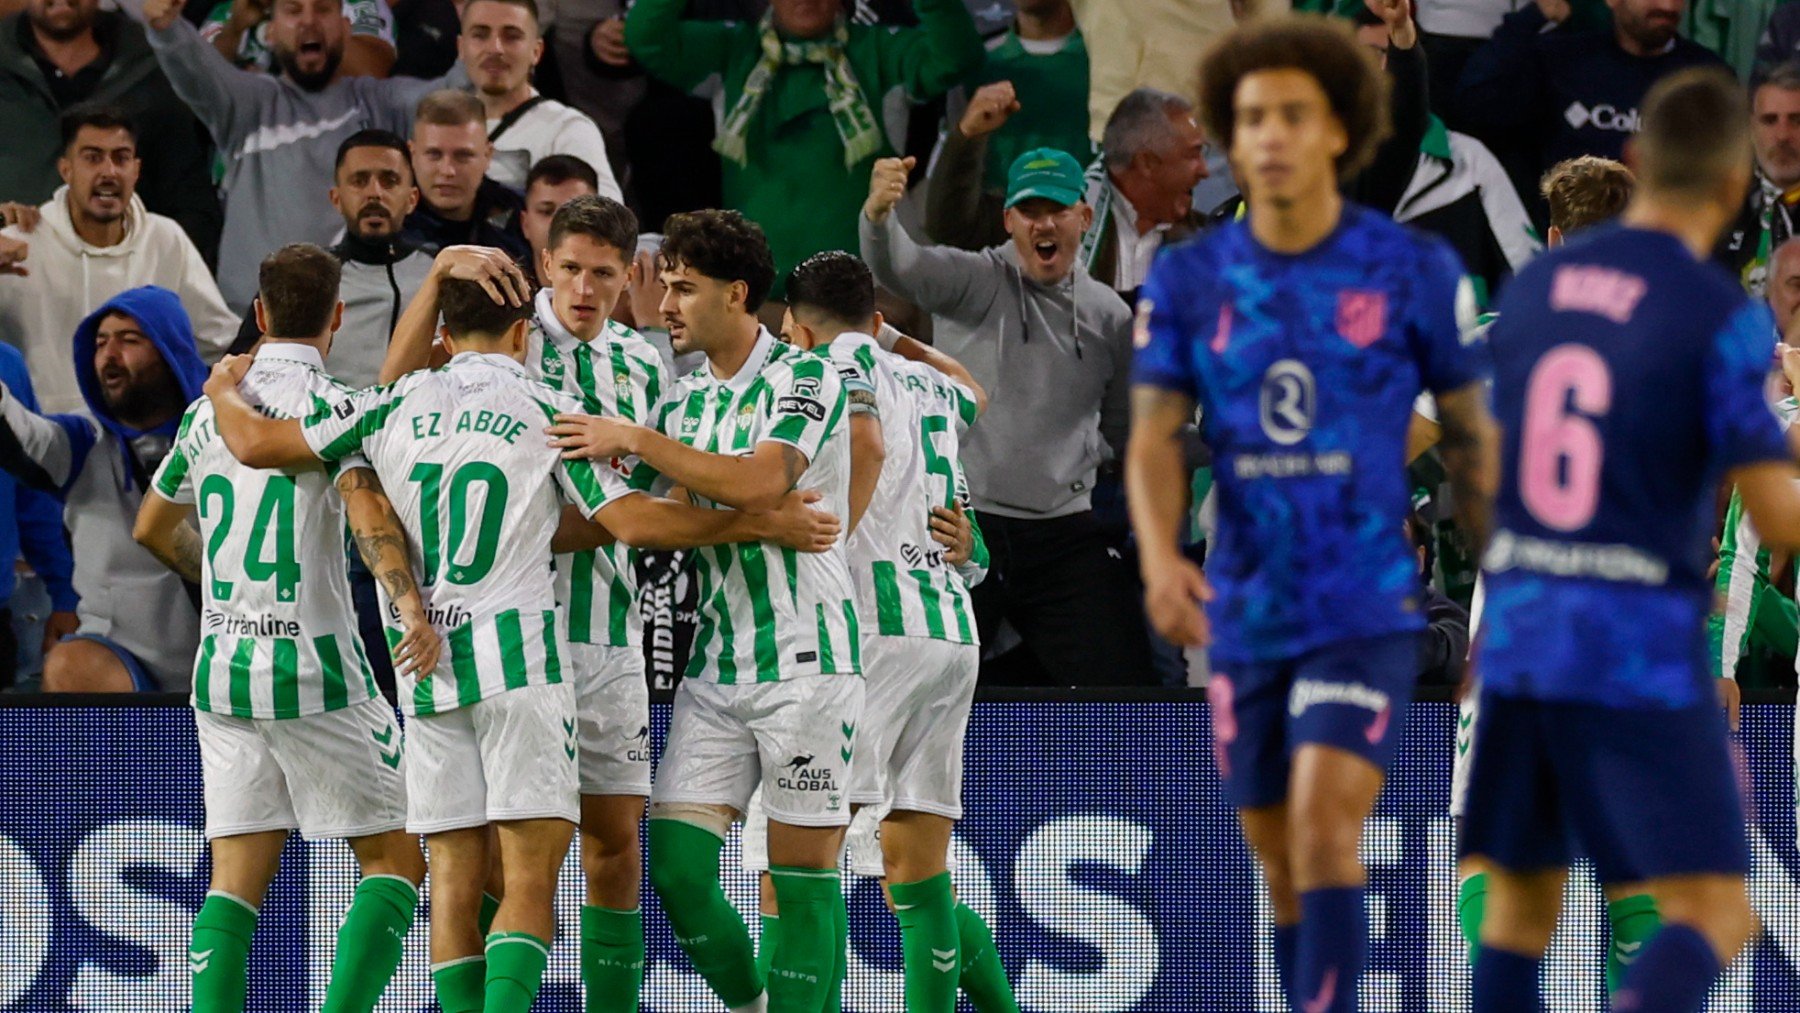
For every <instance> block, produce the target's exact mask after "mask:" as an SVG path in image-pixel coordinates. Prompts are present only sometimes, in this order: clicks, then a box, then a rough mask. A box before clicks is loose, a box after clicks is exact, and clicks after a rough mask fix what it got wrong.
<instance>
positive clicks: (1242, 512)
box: [1135, 205, 1485, 663]
mask: <svg viewBox="0 0 1800 1013" xmlns="http://www.w3.org/2000/svg"><path fill="white" fill-rule="evenodd" d="M1461 278H1462V270H1461V268H1460V266H1459V265H1458V264H1457V261H1456V256H1455V254H1453V253H1451V252H1450V249H1449V247H1448V246H1447V245H1445V244H1444V243H1443V242H1441V241H1440V240H1437V239H1432V238H1429V237H1426V236H1424V235H1422V234H1419V233H1416V232H1413V231H1411V230H1410V229H1407V228H1405V227H1404V226H1400V225H1396V224H1394V223H1393V222H1392V221H1390V220H1388V219H1387V218H1384V217H1382V216H1381V215H1378V214H1376V213H1374V212H1372V211H1368V210H1366V209H1364V208H1359V207H1355V206H1353V205H1345V207H1344V212H1343V217H1342V219H1341V220H1340V221H1339V223H1338V227H1337V229H1336V230H1335V231H1333V232H1332V234H1331V235H1330V236H1328V237H1327V238H1326V239H1325V240H1324V241H1323V242H1321V243H1319V244H1318V245H1317V246H1316V247H1314V248H1313V249H1311V250H1309V251H1307V252H1306V253H1303V254H1300V255H1298V256H1285V255H1282V254H1277V253H1271V252H1269V251H1268V250H1266V249H1264V248H1263V247H1262V246H1261V245H1260V244H1258V243H1257V242H1256V240H1255V239H1254V238H1253V237H1252V236H1251V234H1250V229H1249V226H1248V225H1247V223H1245V222H1241V221H1240V222H1233V223H1231V224H1229V225H1226V226H1223V227H1221V228H1219V229H1216V230H1214V231H1212V232H1209V233H1207V234H1205V235H1203V236H1201V237H1199V238H1198V239H1196V240H1194V241H1193V242H1191V243H1187V244H1184V245H1182V246H1178V247H1174V248H1172V249H1170V250H1168V251H1167V252H1166V253H1164V254H1163V255H1162V256H1161V257H1160V258H1159V259H1158V260H1157V261H1156V265H1155V266H1154V267H1153V268H1152V269H1151V272H1150V278H1149V280H1148V281H1147V282H1146V283H1145V285H1144V289H1143V294H1144V297H1143V301H1142V302H1141V303H1140V304H1139V307H1138V333H1137V343H1138V351H1137V358H1136V364H1135V369H1136V382H1137V383H1139V384H1143V385H1148V386H1153V387H1163V388H1166V389H1169V390H1172V391H1176V392H1178V393H1181V394H1185V395H1187V396H1189V397H1191V398H1193V399H1194V400H1195V401H1196V402H1198V403H1199V405H1200V407H1201V412H1202V418H1201V424H1202V428H1203V435H1204V437H1205V440H1206V443H1207V445H1208V446H1209V447H1210V448H1211V449H1212V452H1213V455H1214V464H1213V473H1214V476H1215V481H1216V482H1217V484H1218V490H1219V524H1218V533H1217V536H1216V538H1215V540H1214V544H1213V545H1212V546H1211V549H1210V551H1209V553H1208V556H1207V562H1206V570H1207V575H1208V577H1209V578H1210V579H1211V581H1212V583H1213V586H1214V588H1215V589H1216V591H1217V592H1218V599H1217V600H1216V601H1215V602H1214V603H1213V604H1212V607H1211V609H1210V610H1209V611H1210V615H1211V618H1212V624H1213V633H1214V637H1215V641H1214V644H1213V648H1212V654H1213V657H1214V658H1216V659H1219V660H1221V661H1225V662H1233V663H1241V662H1254V661H1276V660H1281V659H1284V658H1293V657H1297V656H1299V655H1301V654H1305V653H1306V652H1308V651H1310V650H1313V649H1314V648H1317V647H1320V646H1322V645H1324V644H1329V643H1333V642H1336V641H1341V640H1349V639H1354V638H1359V637H1370V636H1377V635H1380V634H1384V633H1398V632H1405V631H1408V630H1417V629H1421V628H1423V626H1424V621H1423V619H1422V618H1421V616H1420V612H1419V604H1420V602H1419V599H1420V596H1421V590H1422V588H1421V585H1420V581H1419V575H1418V574H1419V565H1418V560H1417V558H1416V557H1415V556H1414V554H1413V551H1412V549H1411V547H1410V546H1409V545H1408V544H1407V540H1406V533H1405V521H1406V517H1407V515H1408V512H1409V511H1410V509H1411V501H1410V499H1409V496H1408V488H1407V484H1406V472H1405V466H1406V462H1405V460H1404V457H1405V444H1406V430H1407V425H1408V421H1409V419H1410V417H1411V414H1412V403H1413V399H1414V398H1415V397H1416V396H1417V395H1418V393H1419V390H1420V388H1421V387H1425V388H1429V389H1431V390H1433V391H1439V392H1442V391H1448V390H1454V389H1456V388H1459V387H1463V386H1466V385H1468V384H1470V383H1473V382H1476V381H1478V380H1480V379H1482V378H1483V375H1484V371H1485V356H1484V355H1483V354H1482V353H1481V352H1480V350H1479V349H1478V348H1474V347H1470V346H1468V345H1465V344H1464V343H1463V340H1462V335H1461V328H1460V327H1459V323H1458V316H1459V308H1458V303H1459V302H1462V303H1463V307H1462V310H1463V312H1464V313H1465V314H1466V315H1467V316H1469V317H1470V318H1471V320H1470V321H1469V322H1470V323H1473V320H1472V317H1473V309H1474V307H1473V298H1472V297H1471V296H1469V295H1468V294H1467V291H1466V288H1465V287H1464V286H1463V284H1462V281H1461Z"/></svg>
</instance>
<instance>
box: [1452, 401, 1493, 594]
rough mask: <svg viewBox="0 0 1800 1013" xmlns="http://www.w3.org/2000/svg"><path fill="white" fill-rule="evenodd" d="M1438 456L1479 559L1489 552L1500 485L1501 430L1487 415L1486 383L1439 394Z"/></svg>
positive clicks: (1460, 524)
mask: <svg viewBox="0 0 1800 1013" xmlns="http://www.w3.org/2000/svg"><path fill="white" fill-rule="evenodd" d="M1437 405H1438V424H1439V425H1440V426H1442V427H1443V435H1442V436H1441V437H1439V439H1438V454H1439V455H1440V456H1441V457H1443V459H1444V471H1445V472H1446V477H1447V478H1448V479H1449V480H1450V498H1451V500H1452V501H1453V502H1454V503H1455V505H1456V522H1457V525H1458V527H1460V528H1461V529H1462V531H1463V533H1464V534H1465V535H1466V536H1467V537H1468V539H1469V545H1470V547H1471V548H1473V549H1474V551H1475V558H1476V559H1480V558H1481V553H1482V552H1484V551H1485V550H1486V549H1487V540H1488V534H1489V533H1490V532H1491V530H1492V528H1493V523H1494V493H1495V492H1496V491H1497V490H1498V489H1499V487H1500V427H1499V425H1498V424H1497V423H1495V422H1494V417H1493V415H1491V414H1489V413H1488V407H1487V385H1486V384H1484V383H1480V382H1477V383H1471V384H1467V385H1465V386H1462V387H1458V388H1457V389H1456V390H1452V391H1445V392H1444V393H1442V394H1439V395H1437Z"/></svg>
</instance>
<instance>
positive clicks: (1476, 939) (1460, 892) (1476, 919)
mask: <svg viewBox="0 0 1800 1013" xmlns="http://www.w3.org/2000/svg"><path fill="white" fill-rule="evenodd" d="M1487 885H1488V878H1487V873H1485V872H1477V873H1476V874H1474V875H1473V876H1470V877H1469V878H1467V879H1465V880H1463V881H1462V883H1461V884H1459V885H1458V886H1457V888H1456V924H1457V925H1458V926H1459V927H1460V928H1461V929H1462V935H1463V941H1464V942H1466V943H1468V944H1469V966H1470V967H1474V966H1475V952H1476V950H1478V949H1479V948H1480V946H1481V916H1482V914H1483V913H1484V912H1485V911H1487Z"/></svg>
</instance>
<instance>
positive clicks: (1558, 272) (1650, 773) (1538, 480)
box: [1463, 70, 1800, 1013]
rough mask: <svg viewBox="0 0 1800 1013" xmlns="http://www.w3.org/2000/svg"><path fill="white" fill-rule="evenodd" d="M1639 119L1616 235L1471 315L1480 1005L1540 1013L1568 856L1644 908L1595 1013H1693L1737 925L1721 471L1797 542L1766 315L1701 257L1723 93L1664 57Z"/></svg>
mask: <svg viewBox="0 0 1800 1013" xmlns="http://www.w3.org/2000/svg"><path fill="white" fill-rule="evenodd" d="M1642 119H1643V125H1642V130H1641V132H1640V133H1639V134H1638V135H1637V137H1636V138H1634V139H1633V141H1632V144H1631V147H1630V148H1628V149H1627V153H1628V159H1630V160H1631V162H1632V163H1633V167H1634V168H1635V170H1636V172H1637V180H1638V185H1637V190H1636V192H1635V193H1634V194H1633V197H1632V200H1631V203H1630V205H1629V206H1628V207H1627V209H1626V211H1625V214H1624V216H1623V218H1622V220H1621V226H1620V227H1617V228H1609V229H1606V230H1604V231H1599V232H1596V233H1595V234H1593V235H1590V236H1588V237H1585V238H1584V239H1583V240H1582V241H1581V242H1579V243H1576V244H1574V245H1572V246H1568V247H1564V248H1562V249H1560V250H1556V251H1552V252H1551V253H1549V254H1546V255H1545V256H1544V257H1543V258H1541V259H1539V260H1538V261H1537V262H1535V263H1534V264H1532V265H1531V266H1530V267H1528V268H1527V269H1526V270H1525V271H1523V272H1521V273H1520V274H1519V276H1518V277H1517V278H1516V279H1514V281H1513V283H1512V284H1511V285H1510V286H1509V287H1508V288H1507V290H1506V292H1505V294H1504V295H1503V296H1502V298H1501V300H1500V304H1499V310H1500V318H1499V320H1498V321H1497V322H1496V323H1495V325H1494V327H1493V329H1492V331H1491V346H1492V352H1493V358H1494V402H1495V404H1496V406H1497V407H1498V412H1499V416H1500V421H1501V424H1502V426H1503V428H1504V430H1505V432H1506V439H1505V447H1504V454H1503V468H1502V477H1501V489H1500V495H1499V498H1498V501H1497V504H1496V511H1495V526H1496V530H1495V534H1494V537H1493V541H1492V544H1491V545H1490V546H1489V549H1488V554H1487V556H1486V558H1485V560H1484V571H1483V584H1484V587H1485V591H1486V610H1485V611H1486V615H1485V617H1484V620H1483V625H1484V631H1483V634H1482V648H1481V722H1482V730H1481V736H1482V741H1481V744H1480V747H1479V748H1478V749H1477V751H1476V754H1475V763H1474V768H1473V771H1472V773H1471V777H1470V786H1469V805H1468V812H1467V815H1466V816H1465V817H1464V820H1463V830H1464V836H1465V849H1466V851H1467V852H1468V853H1469V854H1471V855H1475V856H1479V857H1481V858H1484V859H1486V860H1487V861H1488V862H1489V863H1491V865H1492V866H1493V871H1492V872H1491V873H1490V886H1489V891H1488V899H1487V912H1486V917H1485V918H1484V920H1483V921H1482V925H1481V952H1480V955H1479V957H1477V959H1476V963H1475V1007H1474V1008H1475V1009H1476V1010H1477V1011H1478V1013H1499V1011H1507V1013H1514V1011H1519V1010H1541V1009H1543V1000H1542V997H1541V995H1540V993H1539V975H1540V971H1541V967H1540V965H1541V962H1542V959H1543V954H1544V950H1545V948H1546V947H1547V945H1548V944H1549V940H1550V934H1551V931H1552V929H1553V927H1554V925H1555V915H1556V912H1557V910H1558V908H1559V907H1560V901H1561V898H1562V894H1563V887H1564V882H1565V880H1566V878H1567V874H1568V869H1567V867H1568V865H1569V863H1570V861H1571V860H1572V859H1573V858H1574V856H1575V854H1576V853H1577V852H1579V853H1580V854H1582V855H1585V856H1586V857H1588V858H1589V859H1591V860H1592V861H1593V863H1594V870H1595V872H1596V874H1597V875H1598V876H1599V878H1600V881H1601V883H1603V884H1608V885H1613V884H1635V885H1636V888H1638V889H1641V890H1642V891H1643V892H1646V893H1648V894H1650V895H1651V896H1652V897H1654V898H1655V901H1656V906H1657V908H1658V909H1659V910H1660V911H1661V913H1662V918H1663V927H1662V929H1661V931H1659V932H1658V933H1657V934H1656V935H1655V936H1654V937H1653V938H1652V939H1651V940H1650V941H1649V942H1648V943H1647V944H1646V945H1645V947H1644V949H1643V952H1642V954H1641V956H1640V957H1639V958H1638V960H1637V963H1636V964H1634V965H1633V966H1632V967H1631V968H1630V969H1629V970H1628V971H1627V972H1626V976H1625V982H1624V986H1623V988H1622V989H1621V990H1620V991H1619V992H1618V993H1617V995H1615V997H1614V1006H1613V1008H1614V1009H1617V1010H1632V1011H1634V1013H1692V1011H1697V1010H1699V1009H1700V1008H1701V1007H1702V1005H1703V1003H1704V1002H1705V999H1706V994H1707V991H1708V989H1709V987H1710V986H1711V984H1712V982H1713V980H1714V979H1715V978H1716V977H1717V976H1718V974H1719V972H1720V971H1721V969H1722V968H1723V967H1724V966H1725V964H1726V963H1727V962H1729V961H1730V960H1731V958H1732V957H1733V955H1735V954H1736V953H1737V952H1738V950H1739V949H1740V948H1741V947H1742V946H1743V944H1744V942H1745V941H1746V940H1747V939H1748V938H1749V937H1750V935H1751V933H1752V932H1753V931H1754V930H1755V927H1756V916H1755V914H1754V913H1753V912H1752V911H1751V908H1750V902H1749V898H1748V896H1747V895H1746V892H1745V883H1744V875H1745V873H1746V872H1747V871H1748V868H1749V854H1748V850H1747V848H1746V844H1745V840H1744V812H1743V805H1742V801H1741V796H1740V788H1739V785H1738V782H1737V777H1736V775H1735V774H1734V772H1733V761H1732V757H1731V753H1730V749H1729V747H1728V743H1727V738H1726V728H1725V719H1724V717H1723V716H1722V715H1721V713H1720V708H1719V706H1718V701H1717V699H1716V695H1715V691H1714V688H1713V685H1712V683H1713V680H1712V679H1711V678H1709V676H1708V673H1707V672H1706V670H1705V666H1704V664H1703V663H1702V659H1704V658H1705V657H1706V653H1705V644H1704V641H1703V638H1704V636H1705V628H1706V627H1705V622H1706V615H1707V612H1708V607H1709V604H1710V596H1709V594H1708V590H1707V583H1706V558H1707V556H1706V543H1707V538H1708V536H1709V535H1710V534H1711V531H1712V525H1711V523H1710V518H1711V516H1712V513H1711V510H1710V509H1709V507H1710V504H1711V502H1712V497H1713V493H1714V490H1715V489H1716V488H1717V486H1718V482H1719V479H1720V478H1721V477H1724V478H1725V479H1726V480H1727V481H1729V482H1732V483H1735V484H1736V486H1737V489H1738V493H1739V495H1740V496H1741V497H1742V499H1743V504H1744V507H1745V509H1746V510H1747V511H1748V512H1749V514H1750V515H1751V518H1752V520H1753V521H1754V523H1755V524H1756V528H1757V531H1758V532H1759V533H1761V535H1762V536H1763V539H1764V540H1765V542H1766V543H1768V544H1770V545H1775V546H1784V547H1789V548H1792V547H1794V546H1796V545H1800V492H1797V491H1796V488H1795V485H1794V482H1795V480H1796V479H1797V478H1800V470H1797V469H1796V468H1795V466H1794V464H1793V459H1792V457H1793V450H1792V448H1791V445H1790V441H1787V440H1784V439H1783V437H1782V434H1781V431H1780V427H1779V426H1778V425H1777V423H1776V420H1775V417H1774V415H1773V413H1772V412H1771V411H1770V409H1769V406H1768V404H1767V403H1766V401H1765V400H1764V394H1763V389H1764V381H1765V378H1766V376H1767V374H1768V371H1769V353H1770V349H1771V341H1770V335H1771V333H1772V332H1773V324H1772V322H1771V320H1770V318H1769V314H1768V310H1767V309H1766V308H1765V307H1764V306H1762V305H1761V304H1759V303H1754V302H1752V301H1751V300H1750V299H1749V298H1748V297H1747V296H1746V295H1745V294H1744V292H1743V290H1742V289H1741V288H1740V287H1739V286H1738V285H1737V283H1736V282H1735V281H1734V280H1733V279H1732V278H1730V277H1729V276H1728V275H1727V274H1726V273H1725V272H1724V271H1722V270H1720V269H1719V268H1717V267H1716V266H1713V265H1710V264H1708V263H1706V258H1707V257H1708V255H1709V254H1710V252H1711V250H1712V249H1713V245H1714V243H1716V242H1717V240H1718V237H1719V234H1720V233H1721V231H1722V230H1723V229H1724V228H1725V227H1726V225H1727V224H1729V223H1730V221H1731V220H1732V217H1733V215H1734V214H1735V213H1736V211H1737V208H1738V207H1739V205H1740V203H1741V202H1742V201H1743V199H1744V193H1745V189H1746V187H1747V186H1748V184H1749V182H1750V178H1751V163H1750V119H1749V111H1748V109H1747V108H1746V104H1745V102H1744V97H1743V93H1742V90H1741V89H1740V88H1739V87H1738V85H1737V82H1736V81H1735V80H1734V79H1732V78H1731V77H1730V76H1729V75H1728V74H1726V73H1724V72H1722V71H1715V70H1688V71H1682V72H1680V73H1678V74H1674V75H1671V76H1670V77H1668V78H1665V79H1664V80H1663V81H1662V82H1660V83H1659V84H1657V86H1656V87H1654V88H1653V89H1651V92H1650V94H1649V95H1648V96H1647V98H1646V100H1645V103H1644V109H1643V117H1642ZM1646 623H1649V624H1651V625H1652V626H1653V627H1654V629H1655V630H1656V631H1657V632H1656V635H1655V636H1649V637H1646V636H1644V635H1643V629H1644V624H1646Z"/></svg>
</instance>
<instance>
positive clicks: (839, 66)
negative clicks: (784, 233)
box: [713, 11, 882, 166]
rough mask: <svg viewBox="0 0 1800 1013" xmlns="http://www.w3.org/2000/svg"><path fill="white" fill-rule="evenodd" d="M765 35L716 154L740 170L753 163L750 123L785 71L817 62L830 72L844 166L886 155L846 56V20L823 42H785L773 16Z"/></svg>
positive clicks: (766, 17)
mask: <svg viewBox="0 0 1800 1013" xmlns="http://www.w3.org/2000/svg"><path fill="white" fill-rule="evenodd" d="M757 27H758V31H759V32H760V33H761V35H762V59H761V60H759V61H757V64H756V67H755V68H754V69H753V70H751V71H750V76H749V77H748V78H746V79H745V80H744V91H743V94H741V95H739V96H738V100H737V103H736V104H735V105H733V106H732V107H731V111H730V112H729V113H727V114H726V116H725V122H724V124H723V125H722V126H721V127H720V129H719V136H718V138H717V139H715V140H714V141H713V150H714V151H717V152H718V153H719V154H720V155H722V156H723V157H725V158H728V159H730V160H731V161H733V162H735V163H737V164H738V165H740V166H747V165H748V164H749V161H750V152H749V146H748V144H747V143H746V142H745V134H747V133H748V132H749V130H750V121H751V120H752V119H753V118H755V116H756V110H757V108H758V107H759V106H761V105H762V100H763V96H764V95H765V94H767V93H768V90H769V84H770V82H772V81H774V80H775V75H776V74H777V73H780V71H781V68H783V67H800V66H805V65H806V64H809V63H816V64H819V65H820V66H822V67H824V68H825V97H826V98H827V99H829V100H830V105H831V119H832V122H833V123H834V124H835V125H836V126H837V132H838V138H839V139H840V140H842V141H843V142H844V164H845V165H846V166H853V165H855V164H857V163H858V162H860V161H862V160H863V159H865V158H869V157H871V156H873V155H875V154H876V153H877V152H879V151H880V150H881V143H882V139H881V128H880V127H879V126H878V125H877V124H876V122H875V111H874V110H873V109H871V108H869V100H868V98H867V97H866V96H865V95H864V94H863V90H862V85H860V84H858V83H857V81H856V72H855V71H854V70H852V69H851V68H850V60H849V58H848V57H847V56H845V55H844V44H845V43H847V42H849V41H850V28H849V25H848V24H847V23H846V22H845V21H844V19H843V18H842V17H839V18H838V19H837V24H836V25H834V26H833V27H832V30H831V34H830V35H829V36H827V37H825V38H822V39H783V38H782V37H781V34H780V33H779V32H777V31H776V30H775V19H774V13H773V12H772V11H770V12H767V13H764V14H763V17H762V21H761V23H760V24H759V25H758V26H757Z"/></svg>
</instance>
